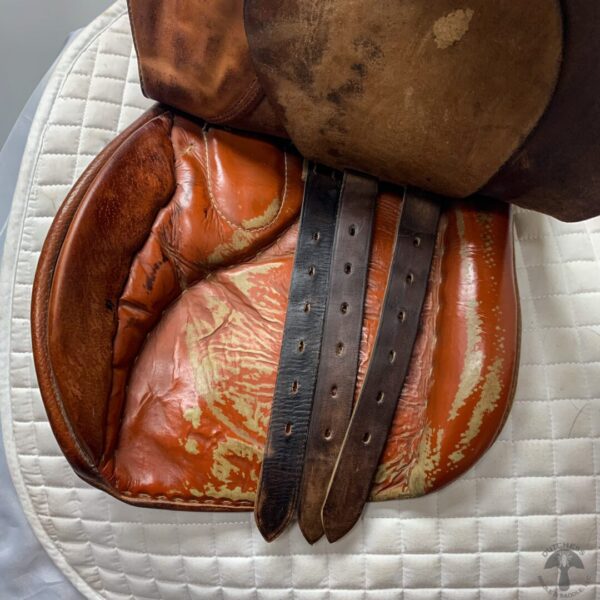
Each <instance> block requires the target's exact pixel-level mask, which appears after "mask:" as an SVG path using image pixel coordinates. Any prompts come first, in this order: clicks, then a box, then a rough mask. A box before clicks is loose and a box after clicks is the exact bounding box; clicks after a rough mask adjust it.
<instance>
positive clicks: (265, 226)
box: [202, 129, 288, 233]
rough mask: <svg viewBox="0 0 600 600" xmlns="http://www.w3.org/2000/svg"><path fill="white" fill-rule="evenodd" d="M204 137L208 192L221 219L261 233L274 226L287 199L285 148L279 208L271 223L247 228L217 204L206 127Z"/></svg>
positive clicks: (231, 224) (245, 229) (241, 228)
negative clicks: (228, 215) (232, 219)
mask: <svg viewBox="0 0 600 600" xmlns="http://www.w3.org/2000/svg"><path fill="white" fill-rule="evenodd" d="M202 137H203V139H204V156H205V160H206V189H207V192H208V197H209V199H210V202H211V205H212V207H213V208H214V210H215V212H216V213H217V214H218V215H219V216H220V217H221V219H223V220H224V221H225V222H226V223H227V224H228V225H229V226H230V227H231V228H232V229H238V230H242V231H247V232H249V233H259V232H261V231H265V230H267V229H269V228H270V227H272V226H273V223H275V222H276V221H277V219H278V218H279V217H280V215H281V212H282V210H283V207H284V205H285V202H286V200H287V193H288V157H287V152H286V151H285V150H282V152H283V165H284V167H283V177H284V183H283V190H282V191H283V194H282V198H281V201H280V203H279V209H278V210H277V213H276V215H275V216H274V217H273V218H272V219H271V221H270V222H269V223H267V224H266V225H263V226H261V227H252V228H245V227H243V226H242V225H239V224H237V223H233V222H232V221H231V220H230V219H229V218H228V217H227V216H226V215H225V214H224V213H223V212H222V210H221V208H220V207H219V205H218V204H217V201H216V198H215V196H214V194H213V189H212V179H211V169H210V155H209V151H208V144H209V141H208V134H207V132H206V130H205V129H203V130H202Z"/></svg>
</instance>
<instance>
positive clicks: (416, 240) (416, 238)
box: [413, 235, 421, 248]
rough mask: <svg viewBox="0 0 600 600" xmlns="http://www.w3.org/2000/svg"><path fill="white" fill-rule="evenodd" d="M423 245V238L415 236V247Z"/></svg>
mask: <svg viewBox="0 0 600 600" xmlns="http://www.w3.org/2000/svg"><path fill="white" fill-rule="evenodd" d="M420 245H421V238H420V237H419V236H418V235H415V237H414V238H413V246H414V247H415V248H418V247H419V246H420Z"/></svg>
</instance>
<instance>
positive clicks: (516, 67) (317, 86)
mask: <svg viewBox="0 0 600 600" xmlns="http://www.w3.org/2000/svg"><path fill="white" fill-rule="evenodd" d="M245 19H246V34H247V36H248V41H249V45H250V52H251V55H252V58H253V61H254V66H255V68H256V70H257V73H258V76H259V79H260V81H261V83H262V85H263V87H264V89H265V91H266V93H267V96H268V97H269V99H270V100H271V101H272V103H273V106H274V108H275V109H276V111H277V113H278V116H279V118H280V119H281V121H282V123H283V125H284V127H285V128H286V130H287V131H288V133H289V134H290V136H291V138H292V140H293V141H294V143H295V144H296V145H297V147H298V149H299V150H300V152H301V153H302V154H303V155H304V156H306V157H307V158H309V159H311V160H315V161H318V162H321V163H324V164H327V165H329V166H331V167H334V168H337V169H355V170H357V171H361V172H364V173H369V174H371V175H374V176H376V177H378V178H380V179H382V180H384V181H391V182H393V183H397V184H410V185H412V186H416V187H419V188H422V189H427V190H430V191H433V192H436V193H439V194H442V195H450V196H455V197H464V196H468V195H470V194H473V193H474V192H476V191H477V190H479V189H480V188H481V187H482V186H483V185H484V184H485V183H486V182H487V181H488V180H489V179H490V178H491V177H492V176H493V175H494V174H495V173H496V172H497V171H498V169H499V168H500V167H501V165H502V164H504V163H505V162H506V161H507V160H508V159H509V158H510V156H511V155H512V154H513V153H514V152H515V150H516V149H517V148H518V147H519V146H520V144H521V142H522V140H523V139H524V138H525V137H526V136H527V135H528V134H529V133H530V132H531V130H532V129H533V127H534V126H535V125H536V123H537V122H538V120H539V118H540V117H541V115H542V114H543V112H544V110H545V108H546V106H547V105H548V102H549V100H550V98H551V96H552V92H553V90H554V87H555V84H556V80H557V77H558V73H559V69H560V61H561V54H562V17H561V12H560V6H559V5H558V3H557V2H554V1H549V0H532V1H530V2H514V1H513V0H501V1H500V2H494V3H491V4H490V3H489V2H487V1H486V0H477V1H474V2H470V3H469V4H468V8H457V5H456V2H453V1H451V0H435V1H434V2H428V3H426V4H423V3H415V2H407V1H400V2H398V1H397V0H384V1H383V2H378V3H377V10H373V4H372V2H369V1H368V0H359V1H355V2H352V4H351V5H350V6H349V5H348V3H347V2H333V1H329V2H320V3H318V4H315V3H314V2H309V1H306V0H304V1H303V0H300V1H298V0H282V1H281V2H267V1H265V0H247V2H246V9H245Z"/></svg>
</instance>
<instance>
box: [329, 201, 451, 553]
mask: <svg viewBox="0 0 600 600" xmlns="http://www.w3.org/2000/svg"><path fill="white" fill-rule="evenodd" d="M439 215H440V202H439V200H436V199H435V198H434V197H431V196H429V195H426V194H424V193H423V194H421V193H419V192H414V191H406V193H405V197H404V203H403V207H402V214H401V216H400V219H399V222H398V229H397V235H396V243H395V247H394V254H393V257H392V264H391V267H390V276H389V279H388V284H387V289H386V293H385V297H384V301H383V308H382V311H381V316H380V320H379V327H378V330H377V337H376V340H375V345H374V347H373V351H372V355H371V359H370V362H369V367H368V370H367V375H366V377H365V381H364V384H363V388H362V390H361V393H360V396H359V399H358V402H357V404H356V406H355V408H354V412H353V414H352V418H351V420H350V425H349V427H348V430H347V432H346V436H345V438H344V442H343V444H342V449H341V451H340V454H339V457H338V460H337V463H336V466H335V471H334V474H333V477H332V479H331V482H330V486H329V491H328V494H327V499H326V501H325V504H324V506H323V510H322V520H323V528H324V530H325V535H326V536H327V539H328V540H329V541H330V542H334V541H336V540H338V539H339V538H341V537H342V536H343V535H345V534H346V533H347V532H348V531H350V529H352V527H353V526H354V524H355V523H356V521H357V520H358V519H359V517H360V515H361V513H362V510H363V507H364V505H365V503H366V501H367V499H368V496H369V492H370V489H371V484H372V481H373V477H374V475H375V472H376V470H377V466H378V464H379V460H380V458H381V454H382V452H383V449H384V446H385V443H386V440H387V436H388V433H389V430H390V427H391V425H392V421H393V418H394V414H395V412H396V407H397V404H398V400H399V398H400V394H401V391H402V388H403V385H404V380H405V378H406V375H407V373H408V368H409V365H410V360H411V357H412V352H413V347H414V344H415V340H416V337H417V332H418V329H419V322H420V317H421V310H422V307H423V302H424V299H425V293H426V291H427V284H428V281H429V272H430V269H431V263H432V259H433V252H434V248H435V242H436V237H437V227H438V221H439Z"/></svg>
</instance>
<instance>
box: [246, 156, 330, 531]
mask: <svg viewBox="0 0 600 600" xmlns="http://www.w3.org/2000/svg"><path fill="white" fill-rule="evenodd" d="M340 188H341V176H340V173H339V172H336V171H332V170H331V169H325V168H321V167H316V166H314V165H310V166H309V170H308V176H307V181H306V185H305V190H304V200H303V204H302V214H301V217H300V228H299V231H298V241H297V246H296V254H295V257H294V269H293V272H292V279H291V284H290V291H289V297H288V308H287V314H286V320H285V327H284V332H283V341H282V346H281V354H280V359H279V371H278V374H277V382H276V384H275V395H274V398H273V404H272V407H271V418H270V422H269V431H268V434H267V443H266V446H265V452H264V457H263V463H262V470H261V475H260V482H259V487H258V492H257V498H256V506H255V510H254V514H255V518H256V523H257V526H258V529H259V530H260V532H261V534H262V535H263V537H264V538H265V539H266V540H268V541H271V540H273V539H275V538H276V537H277V536H278V535H279V534H280V533H281V532H282V531H283V530H284V529H285V527H286V525H287V524H288V523H289V521H290V520H291V519H292V517H293V516H294V513H295V510H296V504H297V499H298V490H299V487H300V481H301V477H302V468H303V464H304V451H305V448H306V439H307V436H308V428H309V420H310V414H311V409H312V402H313V396H314V391H315V382H316V378H317V369H318V365H319V356H320V351H321V339H322V335H323V321H324V317H325V308H326V303H327V294H328V290H329V276H330V266H331V255H332V249H333V240H334V234H335V223H336V216H337V211H338V203H339V195H340Z"/></svg>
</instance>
